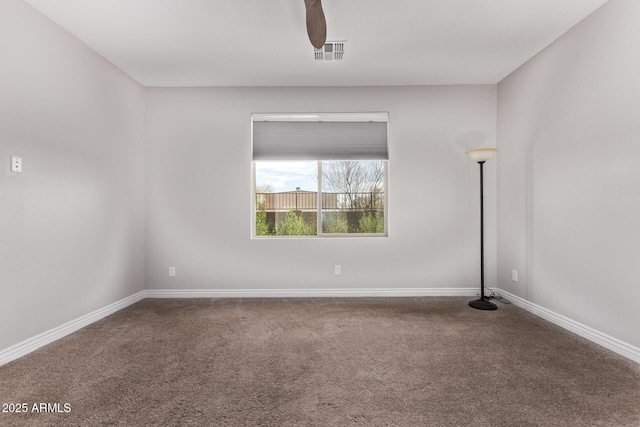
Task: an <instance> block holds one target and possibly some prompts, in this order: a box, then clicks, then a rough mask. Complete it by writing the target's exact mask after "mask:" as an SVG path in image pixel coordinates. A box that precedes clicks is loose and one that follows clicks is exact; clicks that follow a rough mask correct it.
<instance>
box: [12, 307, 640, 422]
mask: <svg viewBox="0 0 640 427" xmlns="http://www.w3.org/2000/svg"><path fill="white" fill-rule="evenodd" d="M467 300H468V298H394V299H391V298H375V299H374V298H364V299H363V298H358V299H348V298H347V299H332V298H325V299H320V298H318V299H251V300H249V299H221V300H206V299H203V300H200V299H198V300H144V301H141V302H140V303H138V304H135V305H133V306H131V307H129V308H127V309H125V310H122V311H120V312H118V313H116V314H114V315H112V316H109V317H107V318H105V319H103V320H102V321H99V322H96V323H94V324H93V325H91V326H89V327H87V328H84V329H82V330H81V331H78V332H76V333H74V334H72V335H69V336H68V337H66V338H64V339H62V340H59V341H57V342H55V343H53V344H51V345H48V346H46V347H44V348H42V349H40V350H38V351H36V352H34V353H31V354H29V355H27V356H25V357H23V358H21V359H18V360H16V361H13V362H11V363H9V364H6V365H4V366H2V367H0V402H2V403H8V402H12V403H27V405H28V407H29V410H28V412H27V413H0V425H3V426H11V425H20V426H22V425H90V426H91V425H171V426H173V425H202V426H204V425H219V426H245V425H249V426H343V425H347V426H348V425H362V426H465V425H469V426H581V427H583V426H640V366H639V365H637V364H634V363H632V362H630V361H628V360H626V359H623V358H621V357H619V356H616V355H614V354H613V353H611V352H609V351H607V350H604V349H602V348H600V347H598V346H596V345H594V344H591V343H589V342H587V341H585V340H583V339H581V338H578V337H576V336H574V335H571V334H569V333H568V332H566V331H564V330H562V329H559V328H557V327H555V326H553V325H551V324H549V323H548V322H545V321H544V320H541V319H539V318H537V317H535V316H533V315H530V314H529V313H527V312H525V311H523V310H521V309H519V308H517V307H514V306H511V305H502V304H500V303H498V305H499V309H498V310H497V311H494V312H483V311H477V310H474V309H471V308H469V307H468V306H467ZM34 403H52V404H53V403H59V408H58V410H60V411H62V412H53V413H51V412H45V413H42V412H32V409H33V404H34ZM65 403H67V404H69V406H70V409H71V411H70V412H64V410H65V407H64V404H65ZM54 408H55V406H53V407H50V409H54Z"/></svg>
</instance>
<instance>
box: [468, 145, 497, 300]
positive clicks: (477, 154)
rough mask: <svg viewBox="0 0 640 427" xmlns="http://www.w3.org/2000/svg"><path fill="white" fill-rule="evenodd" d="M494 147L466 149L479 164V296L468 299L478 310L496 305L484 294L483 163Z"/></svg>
mask: <svg viewBox="0 0 640 427" xmlns="http://www.w3.org/2000/svg"><path fill="white" fill-rule="evenodd" d="M496 151H497V149H495V148H479V149H477V150H470V151H467V152H466V154H468V155H469V156H470V157H471V158H472V159H473V160H475V161H477V162H478V164H479V165H480V298H479V299H477V300H473V301H469V306H471V307H473V308H477V309H478V310H495V309H497V308H498V307H497V306H496V305H495V304H494V303H492V302H490V301H489V299H488V298H487V297H485V296H484V169H483V167H484V163H485V162H486V161H487V160H489V158H490V157H491V156H492V155H493V153H495V152H496Z"/></svg>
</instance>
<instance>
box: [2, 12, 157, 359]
mask: <svg viewBox="0 0 640 427" xmlns="http://www.w3.org/2000/svg"><path fill="white" fill-rule="evenodd" d="M0 62H1V64H2V65H1V66H0V70H1V71H0V75H1V78H0V295H1V297H0V350H1V349H4V348H6V347H9V346H10V345H13V344H16V343H18V342H20V341H22V340H25V339H27V338H30V337H33V336H35V335H37V334H39V333H42V332H44V331H47V330H49V329H51V328H53V327H57V326H60V325H62V324H64V323H65V322H68V321H70V320H73V319H77V318H78V317H80V316H83V315H85V314H87V313H90V312H92V311H94V310H97V309H100V308H103V307H105V306H107V305H108V304H111V303H113V302H115V301H118V300H120V299H122V298H125V297H127V296H130V295H132V294H134V293H136V292H138V291H141V290H142V289H144V239H143V233H144V168H145V166H144V164H145V160H144V88H142V87H141V86H140V85H139V84H137V83H136V82H135V81H133V80H131V79H130V78H129V77H127V76H126V75H125V74H123V73H122V72H121V71H120V70H118V69H117V68H116V67H114V66H113V65H112V64H110V63H109V62H107V61H106V60H104V59H103V58H102V57H100V56H98V55H97V54H96V53H95V52H93V51H92V50H90V49H89V48H87V47H86V46H85V45H84V44H82V43H80V42H79V41H78V40H76V39H75V38H73V37H72V36H71V35H69V34H68V33H66V32H65V31H63V30H62V29H60V28H59V27H58V26H57V25H55V24H53V23H51V21H49V20H47V19H46V18H44V17H43V16H42V15H40V14H39V13H37V12H36V11H35V10H33V9H32V8H31V7H30V6H28V5H27V4H26V3H24V2H23V1H20V0H2V1H0ZM12 155H16V156H21V157H22V159H23V172H22V173H12V172H10V171H9V158H10V156H12Z"/></svg>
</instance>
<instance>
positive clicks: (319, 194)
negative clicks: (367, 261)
mask: <svg viewBox="0 0 640 427" xmlns="http://www.w3.org/2000/svg"><path fill="white" fill-rule="evenodd" d="M386 163H387V162H386V161H384V160H340V161H257V162H255V198H256V199H255V206H256V211H255V235H256V236H258V237H259V236H322V235H360V236H363V235H378V236H380V235H386V228H385V183H386Z"/></svg>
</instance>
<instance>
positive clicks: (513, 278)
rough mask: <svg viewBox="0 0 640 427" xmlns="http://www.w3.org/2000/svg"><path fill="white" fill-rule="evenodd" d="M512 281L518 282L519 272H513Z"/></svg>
mask: <svg viewBox="0 0 640 427" xmlns="http://www.w3.org/2000/svg"><path fill="white" fill-rule="evenodd" d="M511 280H513V281H514V282H517V281H518V270H511Z"/></svg>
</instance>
